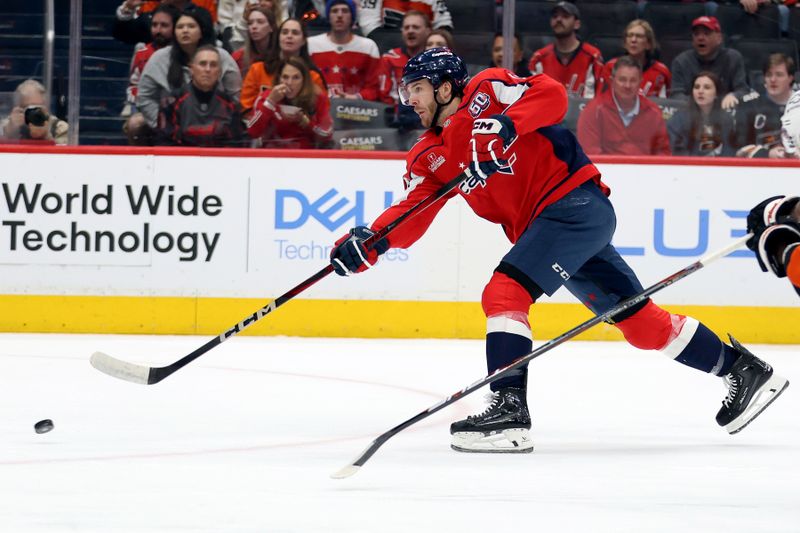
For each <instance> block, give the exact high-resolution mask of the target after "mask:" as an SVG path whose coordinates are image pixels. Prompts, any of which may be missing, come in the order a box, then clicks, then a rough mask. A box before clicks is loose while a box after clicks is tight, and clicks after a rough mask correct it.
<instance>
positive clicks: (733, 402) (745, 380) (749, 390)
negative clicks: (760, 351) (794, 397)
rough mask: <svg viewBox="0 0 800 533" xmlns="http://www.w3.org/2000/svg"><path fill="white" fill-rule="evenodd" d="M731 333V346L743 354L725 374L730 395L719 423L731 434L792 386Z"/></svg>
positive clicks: (720, 414) (722, 410)
mask: <svg viewBox="0 0 800 533" xmlns="http://www.w3.org/2000/svg"><path fill="white" fill-rule="evenodd" d="M728 336H729V337H730V339H731V346H733V348H734V349H735V350H736V351H737V352H739V353H740V354H741V355H740V356H739V358H738V359H737V360H736V362H735V363H734V364H733V366H732V367H731V369H730V372H729V373H728V374H727V375H726V376H725V377H724V378H723V380H724V381H725V384H726V385H727V387H728V396H727V397H725V399H724V400H722V407H721V408H720V410H719V412H718V413H717V424H719V425H720V426H722V427H723V428H725V431H727V432H728V433H730V434H731V435H732V434H734V433H738V432H740V431H741V430H743V429H744V428H745V426H747V425H748V424H749V423H750V422H752V421H753V419H754V418H755V417H757V416H758V415H760V414H761V413H762V411H764V409H766V408H767V407H768V406H769V404H771V403H772V402H774V401H775V399H776V398H777V397H778V396H780V394H781V393H782V392H783V391H784V390H786V387H788V386H789V381H788V380H787V379H786V378H782V377H781V376H778V375H777V374H775V373H774V372H773V371H772V367H771V366H770V365H768V364H767V363H765V362H764V361H762V360H761V359H759V358H758V357H756V356H755V355H753V354H752V353H750V352H749V351H748V350H747V348H745V347H744V346H742V345H741V344H739V341H737V340H736V339H734V338H733V336H732V335H728Z"/></svg>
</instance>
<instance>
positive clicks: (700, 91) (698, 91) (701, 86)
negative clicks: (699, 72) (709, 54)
mask: <svg viewBox="0 0 800 533" xmlns="http://www.w3.org/2000/svg"><path fill="white" fill-rule="evenodd" d="M716 97H717V87H716V86H715V85H714V82H713V81H711V78H707V77H705V76H700V77H699V78H697V79H696V80H694V85H693V86H692V98H694V102H695V103H696V104H697V105H698V106H700V107H704V106H705V107H709V106H712V105H714V99H715V98H716Z"/></svg>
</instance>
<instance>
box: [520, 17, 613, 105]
mask: <svg viewBox="0 0 800 533" xmlns="http://www.w3.org/2000/svg"><path fill="white" fill-rule="evenodd" d="M550 27H551V28H552V29H553V35H554V36H555V38H556V41H555V42H554V43H552V44H548V45H547V46H545V47H544V48H540V49H539V50H536V51H535V52H534V53H533V55H532V56H531V60H530V63H529V64H528V69H529V70H530V71H531V72H533V73H534V74H540V73H542V72H544V73H545V74H547V75H548V76H550V77H551V78H555V79H557V80H558V81H560V82H561V83H563V84H564V87H566V88H567V92H568V93H569V94H571V95H575V96H579V97H582V98H594V96H595V94H596V92H597V90H598V88H599V87H598V84H599V83H600V74H601V71H602V68H603V55H602V54H601V53H600V50H598V49H597V48H595V47H594V46H592V45H590V44H588V43H584V42H581V40H580V39H578V35H577V33H578V30H579V29H580V27H581V13H580V11H579V10H578V8H577V7H576V6H575V4H573V3H571V2H559V3H557V4H556V5H555V7H553V11H552V12H551V15H550Z"/></svg>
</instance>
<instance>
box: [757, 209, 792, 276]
mask: <svg viewBox="0 0 800 533" xmlns="http://www.w3.org/2000/svg"><path fill="white" fill-rule="evenodd" d="M797 246H800V224H798V223H797V222H790V221H787V222H786V223H785V224H773V225H771V226H770V227H768V228H767V229H765V230H764V231H763V232H761V235H760V236H759V238H758V250H757V251H756V253H757V255H756V257H757V258H758V264H759V266H760V267H761V270H763V271H764V272H767V268H768V267H769V271H770V272H772V273H773V274H775V275H776V276H778V277H779V278H785V277H786V263H787V262H788V259H789V257H790V256H791V254H792V252H793V251H794V249H795V248H796V247H797Z"/></svg>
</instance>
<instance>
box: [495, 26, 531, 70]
mask: <svg viewBox="0 0 800 533" xmlns="http://www.w3.org/2000/svg"><path fill="white" fill-rule="evenodd" d="M521 42H522V41H520V38H519V34H517V33H515V34H514V68H513V70H514V74H516V75H517V76H520V77H522V78H527V77H528V76H530V75H531V71H530V70H529V69H528V62H527V61H525V60H524V59H522V46H521V44H520V43H521ZM502 66H503V34H502V33H499V32H498V33H495V34H494V40H493V41H492V61H491V62H490V63H489V67H502Z"/></svg>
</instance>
